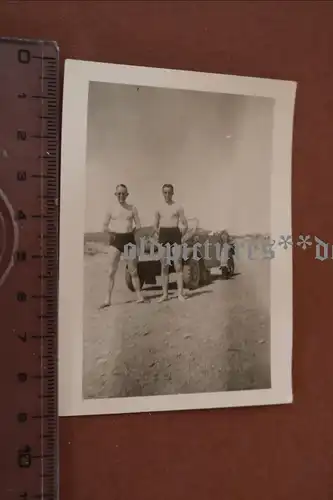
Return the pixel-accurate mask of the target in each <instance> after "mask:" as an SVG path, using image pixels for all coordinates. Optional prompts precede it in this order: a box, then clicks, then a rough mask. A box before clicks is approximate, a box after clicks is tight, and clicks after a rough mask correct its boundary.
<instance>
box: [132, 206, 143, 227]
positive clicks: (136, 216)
mask: <svg viewBox="0 0 333 500" xmlns="http://www.w3.org/2000/svg"><path fill="white" fill-rule="evenodd" d="M133 219H134V224H135V231H137V230H138V229H140V227H141V221H140V217H139V212H138V209H137V208H136V207H133Z"/></svg>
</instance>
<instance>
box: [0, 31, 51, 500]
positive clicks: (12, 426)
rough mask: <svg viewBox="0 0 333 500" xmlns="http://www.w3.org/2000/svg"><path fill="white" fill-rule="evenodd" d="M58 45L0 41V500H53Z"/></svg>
mask: <svg viewBox="0 0 333 500" xmlns="http://www.w3.org/2000/svg"><path fill="white" fill-rule="evenodd" d="M58 64H59V63H58V49H57V45H56V44H55V43H53V42H44V41H34V40H17V39H0V325H1V328H0V331H1V351H0V352H1V354H0V355H1V363H0V366H1V368H0V370H1V378H0V380H1V445H0V446H1V458H0V475H1V481H0V488H1V491H0V498H1V500H12V499H15V500H16V499H25V500H30V499H35V498H40V499H54V500H55V499H56V498H57V482H58V481H57V479H58V477H57V475H58V463H57V455H58V450H57V446H58V445H57V440H58V438H57V432H58V431H57V390H56V389H57V301H58V299H57V290H58V277H57V276H58V187H59V147H58V146H59V123H58V120H59V80H58Z"/></svg>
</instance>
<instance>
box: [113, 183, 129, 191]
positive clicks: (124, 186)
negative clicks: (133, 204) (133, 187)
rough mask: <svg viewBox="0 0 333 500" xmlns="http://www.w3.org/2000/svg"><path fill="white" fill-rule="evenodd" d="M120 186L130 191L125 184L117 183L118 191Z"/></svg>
mask: <svg viewBox="0 0 333 500" xmlns="http://www.w3.org/2000/svg"><path fill="white" fill-rule="evenodd" d="M119 187H122V188H124V189H126V191H127V192H128V189H127V186H126V185H125V184H117V186H116V191H117V189H118V188H119Z"/></svg>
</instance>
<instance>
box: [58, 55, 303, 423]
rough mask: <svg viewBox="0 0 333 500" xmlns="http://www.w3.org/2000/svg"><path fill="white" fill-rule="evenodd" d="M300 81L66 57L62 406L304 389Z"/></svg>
mask: <svg viewBox="0 0 333 500" xmlns="http://www.w3.org/2000/svg"><path fill="white" fill-rule="evenodd" d="M295 92H296V84H295V83H294V82H288V81H279V80H265V79H259V78H246V77H240V76H230V75H217V74H204V73H196V72H187V71H176V70H165V69H157V68H142V67H130V66H122V65H113V64H101V63H92V62H84V61H66V68H65V84H64V101H63V131H62V175H61V200H60V201H61V216H60V284H59V368H60V369H59V385H60V395H59V407H60V414H61V415H86V414H107V413H127V412H142V411H160V410H161V411H162V410H181V409H196V408H200V409H203V408H219V407H231V406H252V405H263V404H281V403H290V402H291V401H292V381H291V360H292V249H291V248H289V247H288V248H283V247H282V246H279V245H277V244H276V242H277V241H278V240H279V238H281V237H283V236H284V235H286V236H287V235H289V234H291V155H292V131H293V114H294V100H295Z"/></svg>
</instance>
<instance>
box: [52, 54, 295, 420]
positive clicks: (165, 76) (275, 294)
mask: <svg viewBox="0 0 333 500" xmlns="http://www.w3.org/2000/svg"><path fill="white" fill-rule="evenodd" d="M90 82H104V83H113V84H115V83H118V84H125V85H126V84H127V85H137V86H149V87H162V88H170V89H171V88H172V89H184V90H195V91H201V92H214V93H225V94H233V95H246V96H257V97H269V98H273V99H274V100H275V105H274V126H273V154H272V160H273V161H272V167H271V171H272V176H271V234H272V237H273V238H274V237H275V236H276V235H286V234H290V235H291V234H292V230H291V229H292V228H291V170H292V168H291V167H292V137H293V117H294V105H295V96H296V86H297V84H296V83H295V82H291V81H282V80H270V79H263V78H252V77H242V76H231V75H221V74H207V73H199V72H193V71H179V70H170V69H160V68H148V67H139V66H126V65H118V64H108V63H96V62H88V61H79V60H67V61H66V62H65V79H64V94H63V118H62V155H61V195H60V252H59V315H58V331H59V347H58V354H59V377H58V378H59V401H58V403H59V415H60V416H74V415H101V414H116V413H138V412H155V411H172V410H190V409H208V408H226V407H238V406H258V405H272V404H283V403H291V402H292V400H293V396H292V337H293V335H292V332H293V320H292V318H293V307H292V250H291V249H290V250H288V251H279V252H277V253H276V257H275V258H274V259H272V260H271V285H270V287H271V290H270V292H271V311H270V312H271V330H270V334H271V388H270V389H261V390H242V391H227V392H216V393H196V394H177V395H165V396H164V395H163V396H144V397H124V398H108V399H106V398H105V399H83V393H82V382H83V307H84V303H83V302H84V296H83V293H84V252H83V248H84V232H85V227H84V224H85V203H86V144H87V111H88V91H89V83H90Z"/></svg>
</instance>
